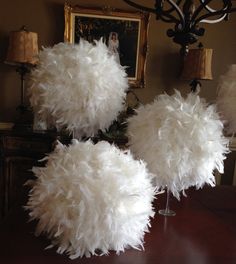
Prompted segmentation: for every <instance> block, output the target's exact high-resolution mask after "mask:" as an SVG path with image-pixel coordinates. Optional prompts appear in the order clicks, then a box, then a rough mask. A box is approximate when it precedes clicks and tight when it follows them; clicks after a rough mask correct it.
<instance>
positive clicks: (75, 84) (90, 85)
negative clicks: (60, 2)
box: [29, 40, 128, 137]
mask: <svg viewBox="0 0 236 264" xmlns="http://www.w3.org/2000/svg"><path fill="white" fill-rule="evenodd" d="M39 62H40V63H39V65H38V67H37V68H36V69H35V70H33V71H32V74H31V82H32V84H31V87H30V89H29V93H30V102H31V105H32V106H33V108H34V111H35V112H37V113H38V114H39V115H40V117H41V119H42V120H46V121H48V123H49V124H54V125H55V126H56V127H57V128H58V129H60V128H61V127H64V126H66V127H67V129H68V130H70V131H75V130H76V134H77V135H78V137H82V136H93V135H94V134H96V133H97V131H98V130H99V129H101V130H104V129H106V128H108V127H109V125H110V124H111V122H112V121H114V119H116V117H117V115H118V113H119V112H120V111H121V110H122V109H123V103H124V99H125V96H126V90H127V88H128V81H127V76H126V73H125V70H124V68H123V67H122V66H121V65H120V64H118V63H117V62H116V61H115V58H114V57H113V56H110V55H109V52H108V48H107V47H106V45H105V44H104V43H103V42H102V40H100V41H98V42H96V45H92V44H91V43H89V42H87V41H84V40H81V41H80V44H79V45H76V44H75V45H73V44H68V43H67V44H66V43H59V44H57V45H55V46H54V47H52V48H44V50H43V51H41V52H40V54H39Z"/></svg>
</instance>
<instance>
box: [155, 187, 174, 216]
mask: <svg viewBox="0 0 236 264" xmlns="http://www.w3.org/2000/svg"><path fill="white" fill-rule="evenodd" d="M169 200H170V191H169V189H168V188H167V190H166V208H165V209H161V210H159V211H158V213H159V214H160V215H164V216H175V215H176V213H175V212H174V211H172V210H170V208H169Z"/></svg>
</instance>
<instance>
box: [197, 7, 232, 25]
mask: <svg viewBox="0 0 236 264" xmlns="http://www.w3.org/2000/svg"><path fill="white" fill-rule="evenodd" d="M233 12H236V7H234V8H231V9H229V10H227V9H225V10H219V11H216V12H212V13H208V14H205V15H202V16H200V17H199V18H198V19H196V20H195V22H194V25H196V24H197V23H199V22H201V21H202V20H205V19H206V18H208V17H211V16H218V15H225V14H226V15H227V14H230V13H233Z"/></svg>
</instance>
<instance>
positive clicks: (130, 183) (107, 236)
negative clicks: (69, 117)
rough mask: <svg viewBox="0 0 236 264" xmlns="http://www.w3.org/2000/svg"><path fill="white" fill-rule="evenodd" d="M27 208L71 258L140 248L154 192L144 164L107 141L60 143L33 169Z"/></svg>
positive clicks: (54, 244) (62, 251) (151, 211)
mask: <svg viewBox="0 0 236 264" xmlns="http://www.w3.org/2000/svg"><path fill="white" fill-rule="evenodd" d="M33 172H34V173H35V175H36V177H37V179H36V180H35V181H34V182H33V184H32V183H31V184H32V189H31V191H30V194H29V200H28V203H27V206H26V208H27V209H28V210H30V213H29V215H30V218H31V219H37V220H38V224H37V229H36V234H37V235H39V234H40V233H46V234H47V235H48V237H49V238H50V239H51V241H52V245H53V246H57V247H58V249H57V252H58V253H61V254H62V253H64V252H65V253H67V254H68V255H69V256H70V258H72V259H74V258H77V257H82V256H87V257H89V256H90V255H96V254H97V250H99V252H100V253H99V254H107V253H108V251H109V250H115V251H116V252H117V253H119V252H121V251H124V249H125V248H127V247H133V248H136V249H137V248H142V244H143V237H144V233H145V232H146V231H148V227H149V226H150V222H149V218H150V217H153V215H154V212H153V209H152V201H153V199H154V195H155V189H154V187H153V186H152V184H151V177H152V175H151V174H149V173H148V171H147V169H146V166H145V164H144V163H143V162H141V161H137V160H134V159H133V157H132V155H131V154H130V153H129V152H127V153H125V152H123V151H121V150H119V149H118V148H116V147H115V146H113V145H110V144H109V143H107V142H104V141H101V142H99V143H97V144H96V145H94V144H93V143H92V142H91V141H87V142H79V141H77V140H73V143H72V145H70V146H68V147H67V146H64V145H62V144H58V145H57V147H56V149H55V151H54V152H53V153H51V154H50V155H49V156H48V157H47V165H46V167H35V168H33Z"/></svg>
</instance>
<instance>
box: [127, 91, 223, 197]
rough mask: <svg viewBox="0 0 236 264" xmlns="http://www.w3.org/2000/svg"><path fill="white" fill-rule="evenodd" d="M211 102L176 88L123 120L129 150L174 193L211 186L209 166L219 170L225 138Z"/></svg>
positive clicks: (211, 170)
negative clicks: (171, 94)
mask: <svg viewBox="0 0 236 264" xmlns="http://www.w3.org/2000/svg"><path fill="white" fill-rule="evenodd" d="M222 129H223V124H222V122H221V121H220V119H219V116H218V114H217V113H216V110H215V106H213V105H210V106H207V105H206V103H205V102H204V101H203V100H201V99H200V98H199V96H197V95H196V94H192V93H191V94H189V95H188V97H187V98H186V99H184V98H183V97H182V96H181V94H180V93H179V92H177V91H176V93H175V94H174V95H173V96H168V95H167V94H164V95H160V96H159V97H158V98H157V99H156V100H155V101H154V102H153V103H152V104H148V105H146V106H142V107H140V108H139V109H138V110H137V115H136V116H133V117H131V118H130V119H129V120H128V136H129V139H130V148H131V151H132V152H133V153H134V154H135V155H136V157H138V158H141V159H143V160H144V161H145V162H147V166H148V169H149V170H150V172H151V173H153V174H156V178H155V180H156V185H157V187H158V188H164V187H166V186H167V187H168V188H169V190H170V191H171V192H172V193H173V195H174V196H175V197H176V198H178V199H179V192H181V191H183V193H184V190H185V189H187V188H189V187H190V186H196V187H197V188H200V187H202V186H203V185H204V184H205V183H207V184H210V185H211V186H213V185H214V184H215V178H214V176H213V174H212V173H213V170H214V169H218V170H219V171H220V172H223V160H224V158H225V155H224V154H225V153H226V152H227V151H228V140H227V139H226V138H224V136H223V134H222Z"/></svg>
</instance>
